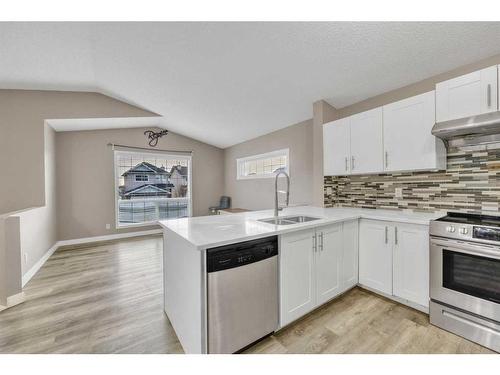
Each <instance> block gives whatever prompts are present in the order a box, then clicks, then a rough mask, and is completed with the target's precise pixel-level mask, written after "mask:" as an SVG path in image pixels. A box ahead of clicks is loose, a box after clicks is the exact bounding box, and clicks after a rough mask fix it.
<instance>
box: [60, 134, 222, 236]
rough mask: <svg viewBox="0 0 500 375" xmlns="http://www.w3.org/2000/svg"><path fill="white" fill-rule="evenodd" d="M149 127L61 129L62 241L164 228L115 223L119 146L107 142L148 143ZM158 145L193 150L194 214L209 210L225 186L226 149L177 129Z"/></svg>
mask: <svg viewBox="0 0 500 375" xmlns="http://www.w3.org/2000/svg"><path fill="white" fill-rule="evenodd" d="M143 132H144V129H140V128H136V129H114V130H95V131H75V132H60V133H57V136H56V139H57V141H56V144H57V152H56V154H57V162H56V170H57V189H58V194H57V215H58V231H57V233H58V235H57V237H58V239H59V240H67V239H74V238H83V237H92V236H101V235H107V234H115V233H124V232H137V231H140V230H149V229H156V228H158V227H157V226H150V227H135V228H129V229H116V228H115V196H114V189H115V186H114V169H113V151H112V149H111V147H109V146H107V144H108V143H116V144H123V145H127V146H138V147H146V146H147V142H146V139H145V136H144V134H143ZM157 149H167V150H177V151H185V150H192V151H193V160H192V167H193V172H192V174H193V181H192V186H193V214H194V215H195V216H199V215H207V214H208V207H210V206H213V205H214V204H216V203H217V202H218V200H219V197H220V196H221V195H222V193H223V191H224V170H223V168H222V166H223V165H224V151H223V150H222V149H219V148H217V147H214V146H210V145H207V144H205V143H202V142H198V141H195V140H193V139H190V138H187V137H184V136H181V135H177V134H174V133H169V134H168V135H167V136H166V137H163V138H161V139H160V140H159V142H158V146H157ZM107 223H109V224H111V229H109V230H108V229H106V224H107Z"/></svg>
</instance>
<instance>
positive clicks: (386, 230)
mask: <svg viewBox="0 0 500 375" xmlns="http://www.w3.org/2000/svg"><path fill="white" fill-rule="evenodd" d="M388 231H389V228H387V227H385V243H387V242H389V238H388Z"/></svg>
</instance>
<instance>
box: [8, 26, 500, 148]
mask: <svg viewBox="0 0 500 375" xmlns="http://www.w3.org/2000/svg"><path fill="white" fill-rule="evenodd" d="M499 38H500V22H495V23H470V22H469V23H381V22H378V23H367V22H363V23H351V22H349V23H342V22H329V23H109V22H107V23H1V24H0V88H24V89H60V90H85V91H87V90H95V91H99V92H103V93H105V94H108V95H111V96H114V97H116V98H119V99H122V100H125V101H127V102H129V103H132V104H137V105H139V106H141V107H143V108H146V109H149V110H151V111H153V112H155V113H158V114H160V115H162V116H164V120H163V121H164V122H163V124H162V126H164V127H166V128H167V129H169V130H171V131H174V132H176V133H180V134H183V135H186V136H189V137H192V138H195V139H198V140H201V141H204V142H207V143H210V144H213V145H216V146H219V147H227V146H230V145H233V144H236V143H239V142H242V141H245V140H248V139H251V138H254V137H256V136H259V135H263V134H266V133H269V132H271V131H274V130H277V129H280V128H283V127H286V126H288V125H291V124H294V123H297V122H300V121H302V120H306V119H308V118H311V117H312V105H311V104H312V102H314V101H316V100H319V99H326V100H327V101H328V102H330V103H331V104H332V105H334V106H335V107H337V108H341V107H343V106H346V105H349V104H353V103H355V102H358V101H360V100H363V99H366V98H369V97H371V96H374V95H377V94H380V93H382V92H385V91H389V90H391V89H395V88H397V87H401V86H404V85H407V84H410V83H412V82H416V81H419V80H422V79H424V78H427V77H430V76H433V75H435V74H439V73H441V72H444V71H447V70H450V69H453V68H455V67H458V66H461V65H465V64H468V63H471V62H474V61H478V60H480V59H482V58H486V57H489V56H492V55H495V54H498V53H500V44H499V43H498V40H499Z"/></svg>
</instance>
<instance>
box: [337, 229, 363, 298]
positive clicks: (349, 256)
mask: <svg viewBox="0 0 500 375" xmlns="http://www.w3.org/2000/svg"><path fill="white" fill-rule="evenodd" d="M342 229H343V230H342V238H343V241H344V242H343V252H342V267H341V289H342V292H345V291H346V290H348V289H351V288H352V287H354V286H356V285H357V284H358V259H359V256H358V220H352V221H346V222H344V224H343V227H342Z"/></svg>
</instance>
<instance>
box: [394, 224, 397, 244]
mask: <svg viewBox="0 0 500 375" xmlns="http://www.w3.org/2000/svg"><path fill="white" fill-rule="evenodd" d="M394 243H395V244H396V245H397V244H398V227H394Z"/></svg>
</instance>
